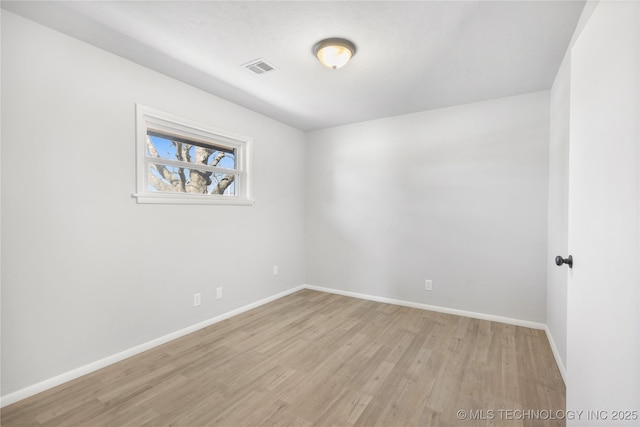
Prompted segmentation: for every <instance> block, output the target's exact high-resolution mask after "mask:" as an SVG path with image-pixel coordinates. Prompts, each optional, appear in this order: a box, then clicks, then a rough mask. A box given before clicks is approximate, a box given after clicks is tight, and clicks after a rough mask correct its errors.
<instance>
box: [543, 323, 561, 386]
mask: <svg viewBox="0 0 640 427" xmlns="http://www.w3.org/2000/svg"><path fill="white" fill-rule="evenodd" d="M544 331H545V332H546V334H547V340H549V345H550V346H551V351H552V352H553V358H554V359H556V365H558V370H559V371H560V375H561V376H562V381H564V384H565V386H566V385H567V369H566V368H565V367H564V363H562V358H561V357H560V352H559V351H558V347H557V346H556V342H555V341H554V340H553V335H551V331H550V330H549V326H547V325H545V327H544Z"/></svg>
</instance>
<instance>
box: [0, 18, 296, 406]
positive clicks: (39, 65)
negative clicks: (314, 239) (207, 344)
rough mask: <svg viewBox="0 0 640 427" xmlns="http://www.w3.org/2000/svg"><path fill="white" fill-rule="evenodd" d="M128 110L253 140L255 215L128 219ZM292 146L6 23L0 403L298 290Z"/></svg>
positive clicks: (150, 212)
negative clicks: (154, 112) (197, 296)
mask: <svg viewBox="0 0 640 427" xmlns="http://www.w3.org/2000/svg"><path fill="white" fill-rule="evenodd" d="M135 103H141V104H145V105H148V106H150V107H154V108H157V109H160V110H164V111H167V112H169V113H173V114H176V115H179V116H182V117H187V118H189V119H191V120H197V121H200V122H204V123H207V124H209V125H211V126H214V127H217V128H221V129H226V130H229V131H232V132H235V133H240V134H244V135H248V136H252V137H253V138H254V146H253V148H254V153H253V154H254V198H255V199H256V204H255V206H251V207H247V206H193V205H180V206H167V205H162V206H157V205H155V206H154V205H137V204H136V201H135V199H134V198H132V197H131V194H132V193H133V192H134V191H135V161H134V158H135V156H134V153H135V139H134V137H135ZM304 138H305V136H304V134H303V133H302V132H300V131H298V130H295V129H292V128H290V127H288V126H285V125H283V124H280V123H278V122H276V121H274V120H271V119H268V118H265V117H264V116H261V115H258V114H256V113H253V112H250V111H248V110H246V109H244V108H241V107H239V106H237V105H234V104H231V103H229V102H226V101H224V100H221V99H219V98H216V97H214V96H211V95H209V94H206V93H204V92H202V91H199V90H197V89H194V88H193V87H190V86H187V85H185V84H182V83H179V82H177V81H175V80H173V79H170V78H168V77H166V76H163V75H161V74H158V73H155V72H152V71H150V70H148V69H146V68H143V67H140V66H138V65H135V64H133V63H131V62H128V61H126V60H123V59H121V58H119V57H116V56H114V55H111V54H108V53H106V52H104V51H102V50H99V49H96V48H94V47H92V46H89V45H87V44H84V43H81V42H79V41H77V40H74V39H72V38H69V37H67V36H64V35H61V34H60V33H57V32H54V31H52V30H50V29H47V28H45V27H42V26H40V25H37V24H34V23H32V22H30V21H27V20H24V19H22V18H20V17H18V16H16V15H13V14H11V13H9V12H6V11H3V12H2V395H6V394H8V393H12V392H14V391H16V390H19V389H21V388H24V387H26V386H30V385H32V384H34V383H37V382H39V381H43V380H45V379H49V378H51V377H53V376H55V375H58V374H62V373H64V372H67V371H69V370H72V369H74V368H78V367H79V366H83V365H85V364H88V363H90V362H94V361H96V360H98V359H101V358H104V357H106V356H109V355H112V354H115V353H117V352H119V351H123V350H125V349H129V348H131V347H133V346H136V345H139V344H141V343H144V342H147V341H149V340H152V339H155V338H157V337H160V336H163V335H166V334H168V333H171V332H174V331H176V330H179V329H181V328H184V327H187V326H189V325H193V324H196V323H198V322H201V321H204V320H206V319H210V318H212V317H214V316H216V315H218V314H221V313H225V312H228V311H230V310H232V309H234V308H237V307H240V306H243V305H246V304H248V303H251V302H254V301H257V300H260V299H262V298H265V297H269V296H273V295H275V294H277V293H279V292H282V291H285V290H288V289H291V288H293V287H294V286H298V285H302V284H303V283H304V278H305V273H304V262H305V258H304V253H303V249H304V240H303V239H304V195H303V191H304V169H303V161H304V141H305V139H304ZM274 166H277V167H274ZM273 264H278V265H279V270H280V274H279V275H278V276H273V274H272V265H273ZM218 286H223V287H224V298H223V299H222V300H220V301H216V299H215V288H216V287H218ZM196 292H200V293H202V306H201V307H199V308H193V307H192V302H193V297H192V295H193V293H196Z"/></svg>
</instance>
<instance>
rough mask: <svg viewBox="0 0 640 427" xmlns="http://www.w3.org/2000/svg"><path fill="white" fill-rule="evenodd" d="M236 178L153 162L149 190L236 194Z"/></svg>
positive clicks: (150, 166)
mask: <svg viewBox="0 0 640 427" xmlns="http://www.w3.org/2000/svg"><path fill="white" fill-rule="evenodd" d="M235 180H236V176H235V175H228V174H224V173H219V172H208V171H200V170H197V169H187V168H179V167H177V166H166V165H161V164H155V163H151V164H149V175H148V181H149V188H148V190H149V191H151V192H165V193H191V194H219V195H224V196H235V195H236V193H235V191H236V187H235Z"/></svg>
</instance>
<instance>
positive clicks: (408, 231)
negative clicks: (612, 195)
mask: <svg viewBox="0 0 640 427" xmlns="http://www.w3.org/2000/svg"><path fill="white" fill-rule="evenodd" d="M548 141H549V93H548V92H546V91H545V92H538V93H532V94H527V95H522V96H516V97H511V98H504V99H499V100H494V101H488V102H481V103H476V104H469V105H462V106H457V107H452V108H446V109H441V110H434V111H428V112H423V113H417V114H411V115H405V116H399V117H392V118H387V119H381V120H375V121H371V122H366V123H360V124H355V125H350V126H344V127H339V128H333V129H326V130H320V131H315V132H311V133H309V135H308V143H307V162H306V164H307V191H306V196H307V251H306V252H307V283H308V284H310V285H315V286H324V287H329V288H335V289H339V290H343V291H350V292H358V293H363V294H369V295H373V296H378V297H386V298H394V299H400V300H407V301H413V302H418V303H425V304H431V305H436V306H442V307H447V308H454V309H461V310H468V311H474V312H479V313H485V314H493V315H498V316H505V317H511V318H515V319H520V320H529V321H535V322H545V317H546V273H547V272H546V265H547V263H546V240H547V194H548V192H547V182H548V180H547V177H548ZM425 279H432V280H433V291H431V292H426V291H425V290H424V280H425Z"/></svg>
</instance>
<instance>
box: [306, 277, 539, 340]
mask: <svg viewBox="0 0 640 427" xmlns="http://www.w3.org/2000/svg"><path fill="white" fill-rule="evenodd" d="M304 288H305V289H312V290H314V291H320V292H328V293H331V294H336V295H344V296H347V297H353V298H360V299H366V300H370V301H376V302H384V303H387V304H394V305H402V306H405V307H412V308H420V309H422V310H429V311H437V312H439V313H447V314H455V315H456V316H464V317H471V318H473V319H480V320H490V321H492V322H499V323H506V324H508V325H515V326H523V327H525V328H531V329H540V330H546V329H547V325H545V324H544V323H538V322H532V321H529V320H521V319H512V318H510V317H502V316H495V315H493V314H485V313H477V312H475V311H466V310H458V309H455V308H447V307H440V306H437V305H429V304H422V303H418V302H412V301H404V300H398V299H392V298H385V297H379V296H375V295H367V294H360V293H357V292H348V291H342V290H339V289H332V288H324V287H321V286H313V285H304Z"/></svg>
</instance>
